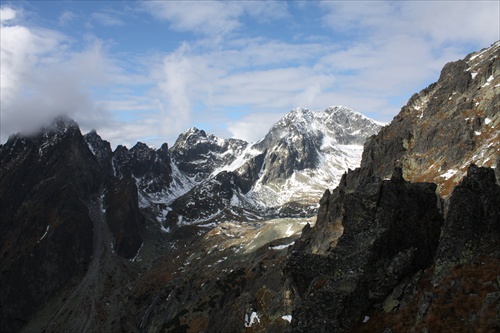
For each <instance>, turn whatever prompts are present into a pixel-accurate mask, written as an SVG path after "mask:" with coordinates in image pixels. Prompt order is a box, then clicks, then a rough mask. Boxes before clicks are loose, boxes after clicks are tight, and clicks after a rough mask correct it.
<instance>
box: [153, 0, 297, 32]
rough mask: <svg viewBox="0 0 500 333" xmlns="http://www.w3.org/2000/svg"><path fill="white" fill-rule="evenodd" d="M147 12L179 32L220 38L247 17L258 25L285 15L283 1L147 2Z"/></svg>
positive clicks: (285, 9) (234, 28)
mask: <svg viewBox="0 0 500 333" xmlns="http://www.w3.org/2000/svg"><path fill="white" fill-rule="evenodd" d="M144 5H145V7H146V9H147V10H148V11H149V12H150V13H151V14H152V15H153V16H155V17H157V18H159V19H162V20H167V21H169V22H170V24H171V28H172V29H175V30H178V31H189V32H195V33H199V34H202V35H207V36H218V37H221V36H223V35H226V34H227V33H229V32H232V31H234V30H236V29H238V28H239V27H241V25H242V21H241V20H242V18H243V17H244V16H245V15H247V16H250V17H254V18H257V19H258V21H260V22H265V21H268V20H271V19H279V18H283V17H286V16H288V12H287V5H286V3H285V2H279V1H278V2H276V1H147V2H145V3H144Z"/></svg>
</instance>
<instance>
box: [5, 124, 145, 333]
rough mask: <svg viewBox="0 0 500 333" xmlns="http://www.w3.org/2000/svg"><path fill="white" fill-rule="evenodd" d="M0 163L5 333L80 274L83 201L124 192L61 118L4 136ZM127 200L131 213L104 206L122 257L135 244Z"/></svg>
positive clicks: (85, 225)
mask: <svg viewBox="0 0 500 333" xmlns="http://www.w3.org/2000/svg"><path fill="white" fill-rule="evenodd" d="M0 161H1V169H0V203H1V207H2V209H1V213H0V215H1V216H0V227H1V233H0V234H1V235H0V244H1V247H0V251H1V252H0V253H1V254H0V260H1V266H2V268H1V269H2V274H1V278H0V279H1V283H0V284H1V286H2V292H1V304H2V309H3V310H2V320H1V322H2V331H13V330H18V329H19V328H21V327H22V326H23V325H24V324H25V323H26V322H27V321H28V320H29V319H30V316H31V315H32V314H34V312H35V311H36V310H37V308H38V307H39V306H40V305H42V304H44V303H45V302H47V301H48V300H50V299H51V298H52V297H54V296H55V295H57V294H58V293H59V292H60V291H61V290H63V289H65V288H69V287H71V286H73V284H74V283H76V282H77V281H78V280H79V279H81V278H82V277H83V276H84V275H85V274H86V272H87V269H88V265H89V262H90V261H91V255H92V253H93V249H94V247H95V244H94V241H93V239H94V236H95V235H94V227H95V226H94V221H93V219H92V217H91V215H90V208H89V207H90V206H89V205H90V202H91V198H92V197H94V196H96V195H99V193H101V192H102V191H104V192H106V191H108V192H110V193H111V191H113V194H111V195H109V196H108V198H109V201H110V202H112V201H113V197H114V196H116V195H119V193H124V192H127V190H124V189H115V188H113V187H111V186H109V184H110V183H109V182H108V180H107V177H108V175H107V172H106V171H105V170H104V169H103V168H102V166H101V165H100V164H99V162H98V160H97V159H96V157H95V156H94V154H93V153H92V152H91V151H90V150H89V148H88V146H87V144H86V142H85V141H84V138H83V136H82V135H81V133H80V130H79V128H78V125H77V124H76V123H74V122H73V121H71V120H69V119H65V118H59V119H57V120H56V121H55V122H54V123H53V125H52V126H51V127H49V128H46V129H44V130H42V131H41V132H40V133H39V134H37V135H34V136H30V137H25V136H21V135H16V136H12V137H11V138H10V139H9V141H8V142H7V143H6V144H5V145H3V146H2V148H1V150H0ZM120 184H121V182H119V181H117V182H116V185H117V187H120V186H122V187H123V185H120ZM131 190H132V193H133V194H131V195H136V191H135V189H131ZM134 191H135V193H134ZM129 192H130V191H129ZM133 201H134V200H133V199H132V200H129V210H128V211H127V212H128V213H131V214H130V215H127V216H125V217H124V218H123V219H122V218H120V217H119V216H111V215H113V214H115V215H116V214H117V212H119V211H123V208H121V207H120V208H115V207H113V206H112V205H110V209H109V211H108V214H109V215H110V216H109V217H110V219H108V221H107V222H108V223H109V224H110V227H111V226H113V227H112V228H111V229H112V230H113V233H114V234H113V237H114V238H116V239H117V241H118V243H119V244H120V245H119V248H120V252H119V253H120V254H121V255H123V256H124V257H127V256H128V257H130V256H131V255H132V253H135V252H137V249H138V248H139V246H140V243H141V235H140V232H137V229H138V227H139V226H140V221H141V220H140V213H139V211H138V207H137V200H135V204H134V202H133ZM132 212H135V215H134V214H133V213H132ZM124 220H127V221H129V223H128V224H129V225H125V224H127V222H125V223H124ZM138 223H139V224H138ZM130 224H132V225H134V226H136V229H134V228H131V226H130ZM120 233H121V235H122V236H120ZM132 239H133V240H132ZM138 242H139V244H137V243H138ZM134 251H135V252H134Z"/></svg>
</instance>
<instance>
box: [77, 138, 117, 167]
mask: <svg viewBox="0 0 500 333" xmlns="http://www.w3.org/2000/svg"><path fill="white" fill-rule="evenodd" d="M83 137H84V139H85V142H87V145H88V146H89V148H90V150H91V151H92V153H93V154H94V156H95V157H96V158H97V161H98V162H99V164H100V165H101V167H102V168H103V169H104V171H105V172H106V174H107V175H108V176H113V175H114V173H115V172H114V170H113V151H112V150H111V144H110V143H109V142H108V141H106V140H103V139H102V138H101V137H100V136H99V134H97V132H96V131H95V130H92V131H90V132H89V133H87V134H85V135H84V136H83Z"/></svg>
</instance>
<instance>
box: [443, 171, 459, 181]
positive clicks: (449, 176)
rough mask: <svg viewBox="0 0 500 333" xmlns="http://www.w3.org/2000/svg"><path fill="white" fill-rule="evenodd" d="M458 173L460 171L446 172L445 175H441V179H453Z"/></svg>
mask: <svg viewBox="0 0 500 333" xmlns="http://www.w3.org/2000/svg"><path fill="white" fill-rule="evenodd" d="M457 172H458V170H455V169H450V170H448V171H446V172H445V173H443V174H442V175H441V177H442V178H444V179H446V180H448V179H450V178H451V177H453V176H454V175H455V174H456V173H457Z"/></svg>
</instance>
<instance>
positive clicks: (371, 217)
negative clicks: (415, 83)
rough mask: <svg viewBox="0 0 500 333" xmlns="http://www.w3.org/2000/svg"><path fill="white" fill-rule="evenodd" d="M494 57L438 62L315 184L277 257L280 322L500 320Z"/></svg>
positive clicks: (320, 327) (449, 324)
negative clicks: (289, 307)
mask: <svg viewBox="0 0 500 333" xmlns="http://www.w3.org/2000/svg"><path fill="white" fill-rule="evenodd" d="M499 56H500V43H499V42H497V43H495V44H493V45H492V46H491V47H490V48H487V49H484V50H482V51H480V52H478V53H473V54H470V55H468V56H467V57H466V58H465V59H464V60H459V61H457V62H453V63H450V64H447V65H446V66H445V67H444V68H443V71H442V73H441V76H440V78H439V80H438V82H436V83H434V84H432V85H430V86H429V87H428V88H426V89H424V90H422V91H421V92H420V93H419V94H416V95H414V96H413V97H412V98H411V99H410V101H409V102H408V104H407V105H406V106H404V107H403V108H402V110H401V112H400V114H398V115H397V116H396V117H395V118H394V120H393V121H392V122H391V123H390V124H389V125H388V126H386V127H384V128H383V129H382V130H381V131H380V133H379V134H377V135H376V136H374V137H372V138H370V139H369V140H368V141H367V143H366V144H365V150H364V152H363V159H362V163H361V167H360V168H359V169H356V170H353V171H351V170H350V171H349V172H347V173H346V174H345V175H344V176H343V178H342V180H341V182H340V185H339V187H338V188H336V189H335V190H334V191H332V192H330V191H327V192H326V193H325V194H324V196H323V198H322V199H321V202H320V208H319V212H318V217H317V221H316V224H315V226H314V227H309V226H306V227H305V228H304V230H303V232H302V236H301V237H300V239H299V240H297V241H296V242H295V244H294V245H293V246H292V247H290V249H289V255H288V258H287V260H286V263H285V266H284V272H285V274H286V276H287V277H288V281H289V283H290V286H291V289H292V290H294V295H295V296H294V299H295V301H294V305H293V319H292V331H295V332H310V331H317V332H352V331H355V332H409V331H416V332H420V331H485V332H490V331H495V330H498V329H499V328H500V322H499V321H498V311H500V308H499V307H498V304H500V284H499V282H498V281H499V280H498V279H499V277H500V276H499V275H498V272H499V271H500V260H499V258H500V253H499V249H500V246H499V245H500V243H499V239H500V237H499V236H500V235H499V228H500V224H499V222H500V208H499V207H500V201H499V200H500V192H499V190H500V187H499V185H498V183H499V180H498V178H495V171H494V169H492V168H488V167H489V166H491V167H496V169H498V166H499V165H498V161H499V157H500V154H499V151H500V150H499V149H500V142H499V141H498V135H497V134H496V133H497V132H498V131H496V130H495V127H496V126H497V124H498V121H499V120H498V119H499V112H498V110H500V105H499V104H500V103H499V102H500V100H499V96H500V94H499V87H500V85H499V84H497V79H496V78H495V75H497V74H498V72H499V70H500V63H499V62H498V59H499ZM476 80H477V81H476ZM452 127H453V130H452V129H451V128H452ZM457 129H458V130H457ZM471 161H474V162H478V163H479V164H481V165H483V167H480V166H477V165H475V164H470V162H471ZM464 170H466V171H465V172H466V174H465V175H464ZM459 177H460V178H459ZM408 179H410V180H412V181H413V182H409V181H408ZM422 180H427V181H432V183H431V182H427V183H426V182H415V181H422ZM435 192H437V193H439V194H440V195H441V196H443V197H442V198H441V197H439V196H438V195H436V193H435ZM332 300H333V301H332Z"/></svg>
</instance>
